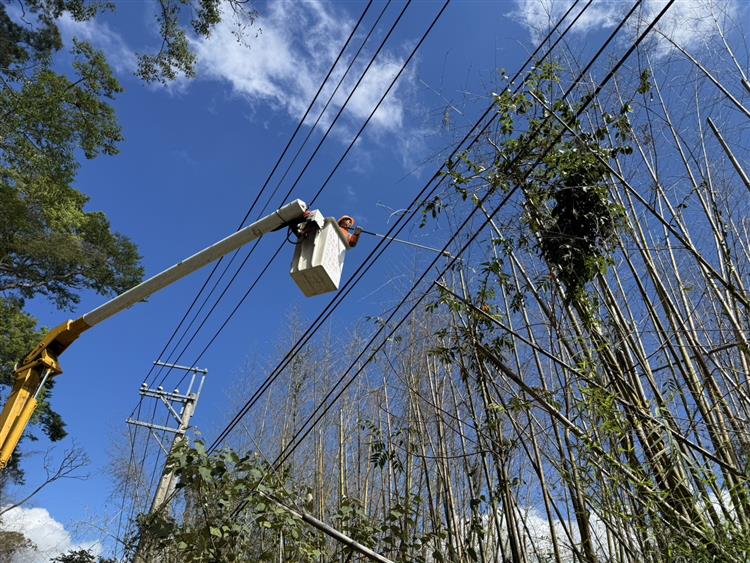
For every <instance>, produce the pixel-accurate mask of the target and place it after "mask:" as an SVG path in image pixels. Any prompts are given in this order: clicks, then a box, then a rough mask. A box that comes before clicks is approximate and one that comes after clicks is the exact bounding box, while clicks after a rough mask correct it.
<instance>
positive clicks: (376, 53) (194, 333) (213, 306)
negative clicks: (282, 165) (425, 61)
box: [162, 0, 414, 381]
mask: <svg viewBox="0 0 750 563" xmlns="http://www.w3.org/2000/svg"><path fill="white" fill-rule="evenodd" d="M410 4H411V0H407V2H406V3H405V4H404V7H403V8H402V9H401V11H400V12H399V14H398V16H397V18H396V20H395V21H394V22H393V23H392V24H391V26H390V28H389V29H388V32H387V34H386V35H385V37H384V38H383V40H382V41H381V42H380V45H379V46H378V48H377V49H376V51H375V53H374V54H373V55H372V57H371V58H370V61H369V62H368V64H367V66H366V67H365V69H364V70H363V72H362V74H361V75H360V77H359V79H358V80H357V82H356V84H355V85H354V86H353V88H352V89H351V91H350V92H349V95H348V96H347V98H346V100H345V101H344V103H343V104H342V105H341V107H340V108H339V110H338V111H337V113H336V115H335V117H334V118H333V120H332V121H331V123H330V124H329V126H328V127H327V128H326V132H325V134H324V135H323V137H322V138H321V139H320V141H319V142H318V144H317V145H316V147H315V149H314V151H313V152H312V154H311V155H310V156H309V157H308V159H307V161H306V163H305V165H304V167H303V169H302V170H301V171H300V173H299V174H298V175H297V178H296V179H295V181H294V183H293V184H292V186H291V187H290V188H289V190H288V191H287V193H286V195H285V196H284V200H286V198H288V197H289V195H290V194H291V193H292V191H293V190H294V188H295V187H296V186H297V184H298V183H299V181H300V180H301V179H302V177H303V176H304V174H305V172H306V171H307V169H308V167H309V166H310V164H311V162H312V161H313V159H314V158H315V156H316V155H317V153H318V151H319V149H320V148H321V146H322V145H323V143H324V141H325V140H326V138H327V137H328V135H329V134H330V132H331V131H332V130H333V127H334V126H335V124H336V122H337V121H338V119H339V117H340V116H341V115H342V114H343V112H344V110H345V109H346V107H347V105H348V104H349V101H350V100H351V99H352V97H353V96H354V93H355V92H356V91H357V89H358V88H359V86H360V85H361V83H362V81H363V80H364V78H365V76H366V75H367V72H368V70H369V69H370V67H371V66H372V65H373V64H374V62H375V60H376V58H377V57H378V55H379V54H380V52H381V51H382V50H383V48H384V47H385V45H386V43H387V41H388V39H389V38H390V36H391V35H392V34H393V32H394V31H395V29H396V27H397V25H398V23H399V22H400V20H401V19H402V17H403V15H404V13H405V12H406V9H407V8H408V7H409V5H410ZM413 52H414V51H412V53H413ZM410 58H411V57H410ZM410 58H409V60H410ZM407 62H408V60H407ZM403 69H404V66H403V65H402V67H401V70H400V71H399V73H398V74H397V75H396V77H395V78H394V80H393V81H391V84H390V86H389V88H388V90H387V91H386V94H385V95H383V96H382V97H381V98H380V101H379V102H378V104H377V106H376V108H377V107H379V106H380V104H382V102H383V100H384V99H385V96H386V95H387V93H388V92H390V89H391V88H392V87H393V85H394V84H395V82H396V80H397V79H398V77H399V76H400V75H401V72H403ZM374 113H375V111H373V112H372V113H371V114H370V115H369V116H368V118H367V120H366V121H365V124H364V125H363V126H362V127H361V128H360V130H359V132H358V133H357V134H356V135H355V137H354V139H353V141H352V142H351V143H350V145H349V147H348V148H347V150H346V151H345V152H344V155H343V156H342V157H341V158H340V159H339V160H338V162H337V163H336V165H335V166H334V167H333V169H332V171H331V173H330V174H329V175H328V177H327V178H326V181H325V182H324V183H323V185H322V186H321V187H320V188H319V189H318V191H317V193H316V194H315V197H314V198H313V199H312V200H310V201H309V202H308V204H309V205H312V204H313V203H314V201H315V199H316V198H317V197H318V196H319V195H320V194H321V192H322V191H323V189H324V188H325V187H326V185H327V184H328V182H329V181H330V179H331V178H332V177H333V174H334V173H335V172H336V170H338V168H339V166H340V165H341V163H342V162H343V160H344V158H345V157H346V155H347V154H348V153H349V151H350V150H351V148H352V147H353V146H354V143H355V142H356V140H357V138H358V137H359V135H360V134H361V133H362V130H364V128H365V127H366V125H367V124H368V123H369V122H370V120H371V119H372V117H373V115H374ZM261 240H262V239H259V240H258V241H256V242H255V243H254V244H253V246H252V247H251V248H250V250H249V252H248V253H247V255H246V256H245V258H244V259H243V261H242V263H241V264H240V266H239V267H238V269H237V271H235V273H234V275H233V276H232V278H231V279H230V281H229V282H228V284H227V286H226V287H225V288H224V289H223V290H222V292H221V293H220V294H219V296H218V297H217V299H216V301H215V302H214V304H213V305H212V306H211V308H210V309H209V311H208V312H207V313H206V316H205V317H204V319H203V321H201V323H200V324H199V325H198V327H197V328H196V330H195V331H194V332H193V335H192V336H191V337H190V339H189V340H188V342H187V343H186V344H185V346H184V347H183V349H182V351H181V352H180V354H179V355H178V356H177V359H176V360H175V361H179V359H180V358H181V357H182V355H183V354H184V353H185V352H186V351H187V349H188V348H189V346H190V345H191V344H192V342H193V341H194V340H195V338H196V337H197V336H198V333H199V332H200V330H201V329H202V328H203V326H205V324H206V322H207V321H208V319H209V317H210V315H211V314H212V313H213V312H214V311H215V310H216V308H217V306H218V305H219V303H220V301H221V299H222V298H223V297H224V296H225V295H226V293H227V291H228V290H229V288H230V285H231V284H232V283H233V282H234V280H235V279H237V276H238V275H239V274H240V272H241V270H242V268H243V267H244V266H245V264H246V263H247V261H248V259H249V258H250V256H251V255H252V253H253V251H254V250H255V248H256V247H257V246H258V244H260V241H261ZM283 245H284V242H283V241H282V243H281V244H280V245H279V247H278V248H277V250H276V251H275V252H274V254H273V256H272V258H271V259H269V260H268V262H267V263H266V265H265V266H264V268H263V270H262V272H261V274H259V275H258V276H257V277H256V279H255V280H254V281H253V283H252V284H251V286H250V287H251V288H254V287H255V286H256V285H257V283H258V282H259V280H260V278H261V277H262V275H263V273H265V272H266V271H267V270H268V268H269V267H270V265H271V262H272V261H273V260H274V259H275V258H276V256H278V255H279V253H280V252H281V249H282V248H283ZM251 291H252V290H251V289H248V290H247V291H246V292H245V294H244V295H243V297H242V298H241V299H240V302H239V303H238V304H237V306H235V308H234V309H233V310H232V312H231V313H230V314H229V316H228V317H227V318H226V319H225V321H224V322H223V323H222V324H221V326H220V327H219V329H218V330H217V331H216V333H215V334H214V336H212V337H211V339H210V340H209V344H208V345H206V347H205V348H204V349H203V350H202V351H201V353H200V354H199V356H198V358H197V359H195V360H194V362H193V363H194V364H195V363H197V362H198V361H199V360H200V358H201V357H202V356H203V354H204V353H205V352H206V351H207V349H208V347H210V346H211V345H212V344H213V342H214V341H215V340H216V337H217V336H218V334H219V333H221V332H222V331H223V330H224V328H225V327H226V325H227V323H228V322H229V320H230V319H231V318H232V317H233V316H234V314H235V313H236V311H237V310H238V308H239V306H240V305H241V304H242V303H243V302H244V301H245V299H246V298H247V297H248V296H249V294H250V293H251ZM163 380H164V377H163V378H162V381H163Z"/></svg>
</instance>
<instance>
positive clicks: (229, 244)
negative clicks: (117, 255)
mask: <svg viewBox="0 0 750 563" xmlns="http://www.w3.org/2000/svg"><path fill="white" fill-rule="evenodd" d="M306 210H307V205H306V204H305V203H304V202H303V201H302V200H299V199H295V200H294V201H292V202H291V203H287V204H286V205H285V206H284V207H282V208H281V209H278V210H276V211H274V212H273V213H271V214H270V215H266V216H265V217H263V218H262V219H260V220H258V221H256V222H255V223H253V224H252V225H248V226H247V227H244V228H243V229H240V230H239V231H237V232H236V233H234V234H231V235H229V236H228V237H226V238H225V239H223V240H220V241H219V242H217V243H216V244H212V245H211V246H209V247H208V248H205V249H203V250H201V251H200V252H198V253H196V254H193V255H192V256H191V257H190V258H187V259H185V260H183V261H182V262H178V263H177V264H175V265H174V266H172V267H171V268H167V269H166V270H164V271H163V272H161V273H159V274H156V275H155V276H153V277H152V278H149V279H147V280H146V281H144V282H142V283H140V284H139V285H136V286H135V287H133V288H131V289H129V290H127V291H126V292H125V293H122V294H120V295H118V296H117V297H115V298H114V299H111V300H110V301H107V302H106V303H104V304H103V305H100V306H99V307H97V308H96V309H94V310H93V311H90V312H88V313H86V314H85V315H83V317H81V319H82V320H83V322H84V323H86V325H87V326H88V327H89V328H90V327H92V326H94V325H98V324H99V323H100V322H102V321H104V320H106V319H108V318H109V317H111V316H113V315H116V314H117V313H119V312H120V311H122V310H123V309H127V308H128V307H132V306H133V305H135V304H136V303H138V302H139V301H143V300H144V299H147V298H148V297H150V296H151V295H153V294H154V293H156V292H157V291H159V290H160V289H163V288H165V287H167V286H168V285H171V284H173V283H174V282H176V281H177V280H179V279H182V278H184V277H185V276H187V275H189V274H191V273H193V272H194V271H196V270H198V269H200V268H202V267H203V266H205V265H206V264H210V263H211V262H214V261H215V260H218V259H219V258H221V257H222V256H224V255H226V254H229V253H230V252H232V251H233V250H237V249H238V248H240V247H242V246H244V245H245V244H247V243H248V242H252V241H254V240H255V239H258V238H260V237H262V236H263V235H264V234H266V233H269V232H271V231H274V230H276V229H278V228H280V227H281V226H283V225H285V224H286V223H288V222H290V221H294V220H296V219H301V218H302V216H303V214H304V212H305V211H306Z"/></svg>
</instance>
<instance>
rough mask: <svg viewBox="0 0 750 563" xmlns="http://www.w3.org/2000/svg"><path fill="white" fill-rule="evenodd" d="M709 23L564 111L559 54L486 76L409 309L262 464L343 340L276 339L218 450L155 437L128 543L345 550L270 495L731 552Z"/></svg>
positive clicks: (730, 450)
mask: <svg viewBox="0 0 750 563" xmlns="http://www.w3.org/2000/svg"><path fill="white" fill-rule="evenodd" d="M731 25H732V22H731V20H724V21H719V20H717V29H718V33H716V34H715V36H714V37H713V39H711V40H710V41H708V42H707V44H706V45H705V46H704V47H703V49H702V51H701V56H700V57H699V56H698V55H696V54H694V53H693V52H692V51H691V50H689V49H685V48H683V47H677V46H674V45H671V44H670V43H669V41H668V40H667V39H666V38H663V37H657V38H655V39H654V41H653V44H652V45H650V46H649V47H647V48H643V49H641V50H640V51H639V52H638V53H637V54H636V56H634V57H633V58H632V59H631V60H630V61H629V63H628V65H626V67H623V69H622V70H621V71H620V72H619V73H618V75H617V76H616V77H615V79H614V80H613V81H612V82H611V83H610V84H609V85H608V86H607V87H606V88H605V89H604V90H603V91H602V92H601V93H600V94H599V95H598V96H596V98H595V99H593V100H589V101H591V102H592V103H591V104H590V105H589V106H588V109H586V111H585V112H583V113H582V114H581V115H580V116H579V117H578V118H574V116H575V113H576V109H577V108H578V107H580V105H581V104H582V103H583V101H584V100H587V96H589V94H590V93H591V92H592V91H593V89H594V86H595V84H596V80H597V78H596V77H597V76H601V75H602V74H603V72H604V70H602V69H601V68H600V69H598V70H593V71H592V75H591V76H590V77H589V81H588V82H586V83H581V84H579V85H578V86H577V87H576V89H575V91H574V92H575V93H574V95H573V96H571V97H569V98H567V99H565V100H563V99H562V92H563V91H564V90H565V89H566V88H567V87H568V86H569V82H570V80H571V79H572V77H573V76H575V74H576V73H577V71H578V65H577V62H576V59H575V55H574V53H572V52H570V51H568V52H567V53H565V54H562V55H559V56H558V58H557V59H556V61H555V62H554V63H546V64H543V65H540V66H539V67H538V68H536V69H535V71H534V73H533V75H532V77H531V78H530V79H529V80H528V81H527V82H526V83H525V84H524V88H523V89H522V90H520V91H519V93H518V94H508V93H505V94H500V95H497V96H496V97H495V104H496V106H495V111H496V113H495V118H494V120H495V121H494V123H493V126H492V127H491V128H490V130H489V132H488V133H487V134H486V135H485V136H484V137H483V138H482V140H481V141H480V143H478V144H477V145H476V146H475V147H474V148H473V149H472V150H471V151H468V152H465V153H463V154H462V155H461V157H460V158H458V159H456V160H455V161H453V162H450V163H449V167H448V171H447V173H446V174H447V176H448V177H447V178H446V180H447V182H446V183H445V184H444V185H445V188H444V189H443V191H442V192H441V193H440V194H439V195H437V196H436V197H435V198H433V199H431V200H430V201H429V202H427V203H426V205H425V208H424V217H425V219H424V223H425V225H426V227H427V228H429V227H430V225H431V224H433V223H434V224H440V225H442V226H443V227H442V228H446V229H447V228H448V226H450V225H455V224H457V223H459V222H460V220H461V219H462V218H463V217H464V216H465V215H466V213H468V211H469V210H470V209H472V207H476V206H477V205H479V206H480V207H481V209H480V210H479V211H480V213H479V214H478V215H477V218H476V220H475V221H474V222H473V223H472V224H471V225H470V228H471V229H474V230H476V229H479V228H481V229H482V231H481V233H480V236H479V237H478V238H477V240H476V242H475V243H474V244H473V245H472V246H471V247H470V248H469V250H468V251H467V252H465V253H464V254H463V255H462V256H461V259H460V260H459V261H457V262H456V264H455V265H454V266H453V267H452V268H450V269H449V270H448V271H447V272H446V273H445V274H444V275H442V276H440V277H439V278H438V279H436V280H434V282H433V283H432V285H430V286H425V287H423V290H424V291H429V292H430V304H429V305H428V306H427V307H420V308H419V309H418V310H417V312H416V313H414V314H413V315H412V316H411V317H410V318H409V320H408V322H407V323H406V324H405V325H403V326H402V328H401V329H400V330H399V331H397V333H396V334H395V335H393V336H392V337H390V338H389V339H388V341H387V342H385V345H384V346H383V348H382V350H381V351H380V353H379V354H377V355H376V356H375V358H374V360H373V361H372V362H370V364H369V365H368V366H367V367H366V369H365V371H364V372H363V373H362V375H361V376H360V377H359V379H358V380H357V381H356V383H355V384H354V385H353V386H352V387H351V388H350V389H349V390H348V391H347V392H346V394H345V395H344V397H342V399H341V400H340V401H339V403H338V406H337V408H335V409H333V410H332V411H331V412H330V413H329V414H328V415H327V416H326V418H325V419H324V420H323V422H322V423H321V424H319V425H318V426H317V427H316V428H315V429H314V431H313V432H312V433H311V435H310V436H309V437H308V438H307V440H306V441H305V442H303V443H302V445H301V446H300V447H299V448H298V449H297V450H296V451H295V452H294V455H293V456H291V457H290V458H289V459H288V460H287V461H286V463H285V464H284V466H283V468H282V470H279V471H275V472H273V473H270V472H269V471H268V467H269V464H270V460H273V459H274V458H275V457H276V455H277V454H278V453H279V452H280V451H281V450H282V449H283V448H284V447H285V446H286V445H287V444H288V442H289V440H290V437H291V436H292V434H293V432H294V430H295V429H296V427H297V425H299V423H300V421H301V420H303V419H304V418H305V417H306V416H307V415H308V414H309V413H310V412H311V411H312V410H313V408H314V407H315V406H316V405H317V404H318V402H319V401H320V399H321V398H322V396H323V395H324V394H325V392H326V390H327V389H328V388H329V387H330V385H332V383H333V381H334V380H335V379H336V377H337V376H338V374H339V372H340V370H341V369H342V367H343V366H345V365H346V364H347V362H348V358H351V357H354V355H355V354H356V352H357V351H358V349H359V347H361V346H362V345H363V342H364V337H362V338H361V339H360V338H359V337H353V338H352V337H349V336H347V338H346V339H345V340H346V343H347V344H346V346H348V347H349V350H348V352H347V351H344V352H342V351H341V347H342V346H344V344H343V342H341V341H339V340H338V339H339V338H340V337H341V335H337V334H331V335H328V336H327V337H325V338H320V339H318V341H317V342H316V345H315V346H314V347H309V348H307V349H306V350H305V351H304V352H303V353H302V354H300V355H299V356H298V357H297V358H296V359H295V361H294V363H293V364H292V365H291V366H290V367H289V369H287V371H286V372H285V374H284V378H283V382H280V383H279V384H277V385H276V386H275V387H274V388H273V389H272V391H271V392H270V393H269V394H268V396H267V397H266V401H265V403H264V405H263V406H262V407H259V408H256V409H255V411H254V412H253V413H252V414H251V416H249V417H248V418H247V421H246V423H245V425H244V427H243V430H242V431H239V432H237V433H236V434H235V435H234V436H233V442H232V444H231V446H232V449H233V450H234V451H236V452H240V453H239V454H237V453H234V452H233V451H230V450H225V451H223V452H220V453H218V454H216V455H214V456H209V455H208V454H206V453H205V451H204V450H203V449H202V446H201V445H200V444H198V445H197V447H196V448H183V449H181V450H180V451H179V455H177V456H176V457H175V458H173V459H172V461H171V462H170V463H171V464H172V466H173V467H175V468H176V470H177V472H178V474H179V475H181V478H182V482H181V485H182V486H181V489H180V491H181V493H180V497H179V501H178V503H177V505H176V508H175V511H174V514H169V513H165V512H162V513H157V514H156V515H152V516H151V517H150V518H149V519H141V521H140V529H141V530H142V531H143V533H144V538H146V539H147V541H148V542H150V543H149V545H150V546H151V549H152V550H153V551H152V552H153V553H160V554H161V555H160V556H159V557H160V558H161V559H162V560H164V561H172V560H175V561H177V560H179V561H185V560H189V561H209V560H212V557H213V558H218V559H221V560H227V561H229V560H237V561H255V560H269V561H293V560H294V561H357V560H361V557H362V556H361V555H359V554H354V553H352V552H351V551H350V550H349V549H348V548H346V547H344V546H341V545H339V544H336V543H335V542H333V541H332V540H330V539H326V538H325V537H324V536H320V535H319V534H317V533H315V532H314V531H311V530H310V529H308V528H306V527H305V526H304V525H302V524H301V523H299V522H298V521H297V520H295V519H294V518H292V517H290V516H287V515H285V513H283V511H279V510H278V509H277V508H274V507H273V505H272V504H271V503H268V502H266V500H264V498H265V497H264V496H263V495H269V494H272V495H275V497H276V498H282V499H284V501H285V502H288V503H289V504H290V505H292V504H293V505H295V506H297V507H298V508H299V509H300V510H306V511H307V512H309V513H311V514H314V515H315V516H316V517H318V518H320V519H321V520H323V521H326V522H329V523H331V524H332V525H334V526H336V527H337V528H338V529H340V530H341V531H343V532H344V533H346V534H349V535H350V536H351V537H352V538H354V539H356V540H357V541H360V542H362V543H363V544H365V545H367V546H368V547H370V548H372V549H374V550H375V551H377V552H379V553H381V554H383V555H384V556H385V557H388V558H390V559H392V560H394V561H456V562H473V561H479V562H482V563H485V562H502V561H519V562H529V563H530V562H541V561H556V562H568V561H586V562H594V561H613V562H618V563H620V562H622V563H627V562H640V561H744V560H746V559H747V558H748V557H750V488H749V487H748V474H749V473H750V467H749V464H748V455H749V453H750V425H748V418H749V417H750V385H749V384H748V381H747V379H748V374H750V347H749V346H748V342H749V341H748V334H750V322H749V321H748V319H749V318H750V292H749V291H748V283H750V277H748V276H749V272H750V250H749V249H750V222H749V221H750V220H749V219H748V216H747V210H748V209H750V180H748V174H750V165H748V162H749V161H748V159H747V156H748V150H749V149H748V147H747V145H746V141H744V140H746V139H747V138H748V136H747V134H748V127H749V126H750V120H749V119H750V112H749V111H748V109H747V108H748V107H749V106H748V104H749V100H750V82H748V79H747V75H746V72H747V68H746V66H743V63H742V62H741V61H743V60H745V58H746V55H747V53H744V52H743V53H737V52H735V50H734V49H735V48H734V47H733V46H732V42H731V41H730V39H729V37H730V36H733V35H736V32H737V30H736V29H732V28H731ZM728 30H729V31H728ZM602 64H604V63H602ZM605 70H606V69H605ZM503 86H504V85H503V84H500V85H499V86H498V89H500V88H502V87H503ZM533 131H539V132H540V134H537V135H532V134H531V133H532V132H533ZM743 139H744V140H743ZM550 142H554V145H552V146H549V143H550ZM513 188H516V189H517V192H516V193H515V195H514V196H513V198H512V199H510V200H509V203H508V205H506V206H504V207H503V208H502V209H501V210H500V211H499V212H498V213H497V214H494V215H493V213H492V210H493V209H494V208H495V205H497V202H499V201H501V200H502V199H503V197H504V196H505V195H506V194H508V193H509V191H510V190H511V189H513ZM486 196H488V197H486ZM468 233H469V231H467V232H466V233H463V234H462V236H464V237H467V236H468ZM457 244H458V245H460V241H459V242H457ZM299 324H301V323H300V322H299V321H292V322H290V325H292V326H294V325H299ZM359 330H360V331H362V332H366V331H367V326H363V327H359ZM335 350H338V351H335ZM254 369H256V370H257V367H256V368H254ZM245 452H250V453H249V454H248V455H246V456H244V457H242V456H243V455H244V454H245ZM269 475H270V476H269ZM259 491H260V493H262V494H260V493H259ZM259 494H260V496H259ZM246 499H251V500H250V502H249V504H247V507H246V509H245V510H243V511H242V512H241V513H240V514H239V516H236V517H235V513H234V511H235V508H236V506H237V504H238V503H239V502H240V501H242V500H246ZM176 537H179V541H176V540H175V538H176ZM198 545H200V546H202V547H200V549H199V548H197V547H196V546H198ZM214 560H215V559H214Z"/></svg>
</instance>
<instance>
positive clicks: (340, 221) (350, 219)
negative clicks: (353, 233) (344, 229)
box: [338, 215, 356, 227]
mask: <svg viewBox="0 0 750 563" xmlns="http://www.w3.org/2000/svg"><path fill="white" fill-rule="evenodd" d="M347 219H348V220H349V221H351V223H352V224H351V225H350V226H351V227H353V226H354V223H355V222H356V221H354V218H353V217H349V215H343V216H342V217H341V218H340V219H339V221H338V224H339V225H341V223H342V222H344V221H346V220H347Z"/></svg>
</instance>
